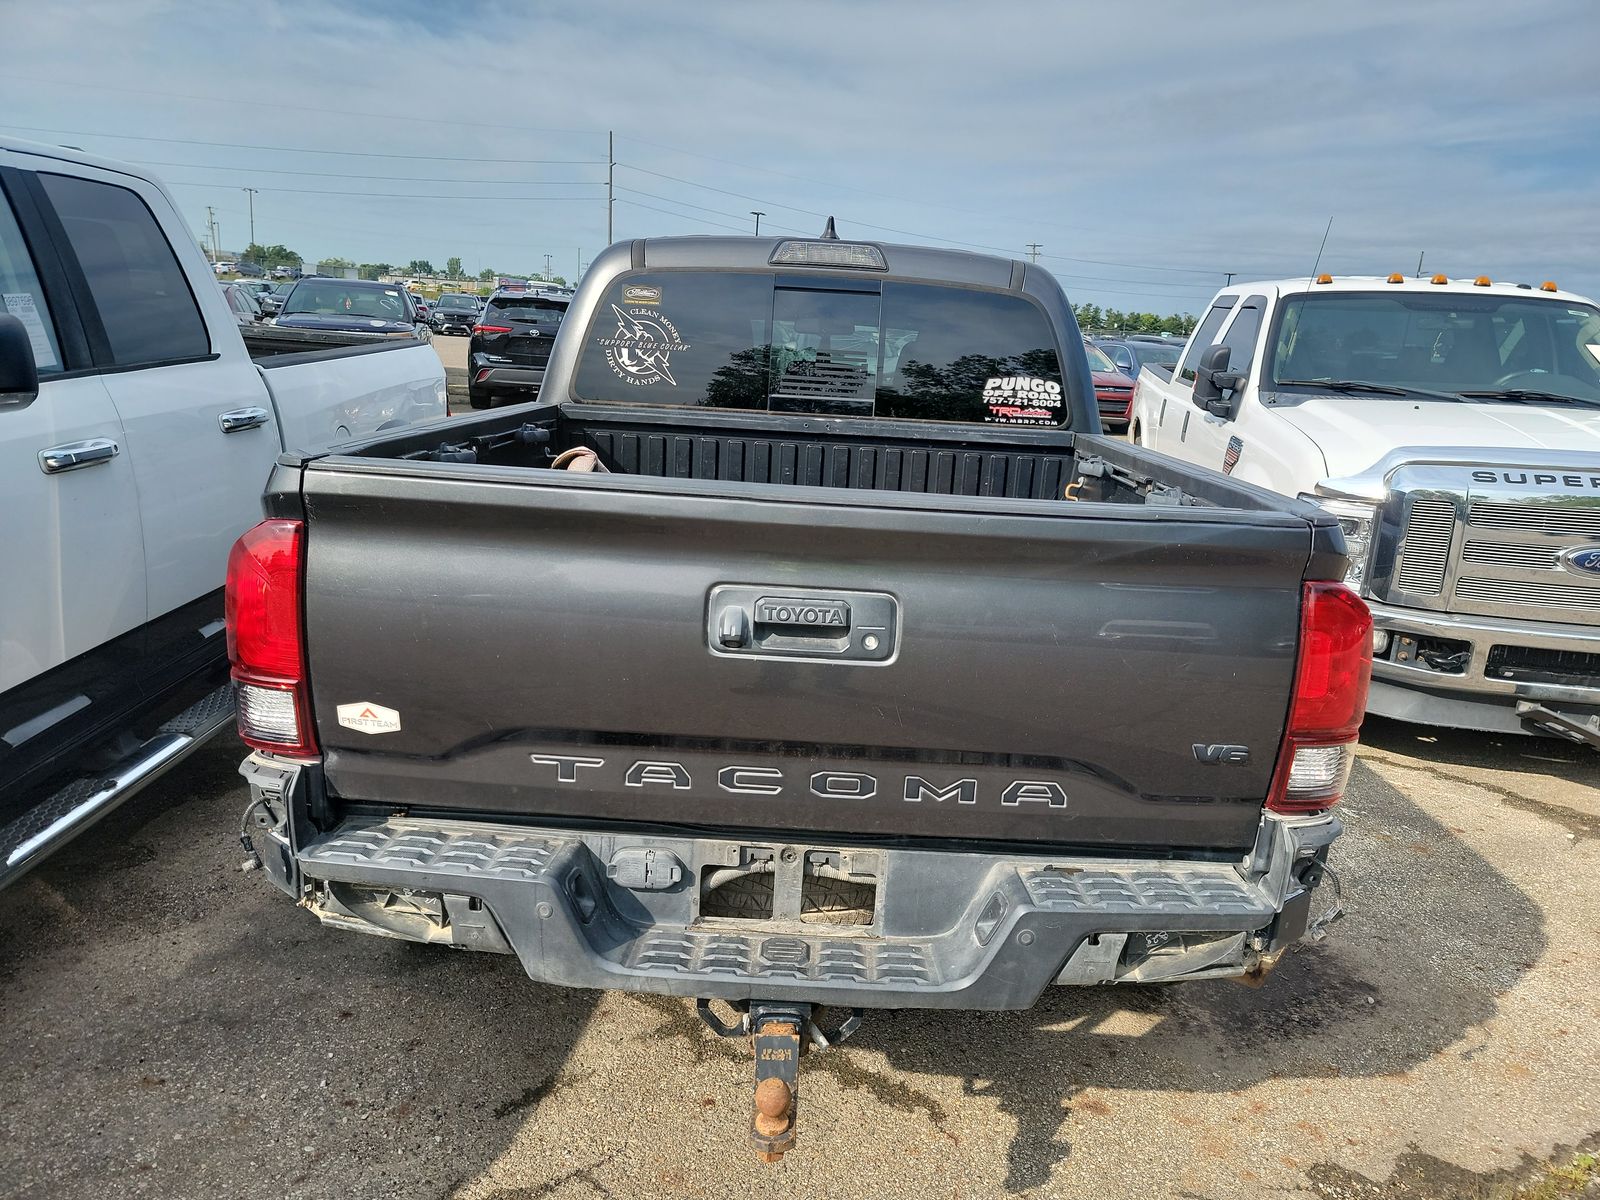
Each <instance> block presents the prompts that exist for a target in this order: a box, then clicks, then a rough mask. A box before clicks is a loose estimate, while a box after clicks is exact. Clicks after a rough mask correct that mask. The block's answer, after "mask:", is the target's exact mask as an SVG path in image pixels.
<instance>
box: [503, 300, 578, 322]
mask: <svg viewBox="0 0 1600 1200" xmlns="http://www.w3.org/2000/svg"><path fill="white" fill-rule="evenodd" d="M489 311H490V312H493V313H498V314H500V315H501V316H504V317H511V318H513V319H515V320H518V321H533V322H534V323H536V324H539V325H559V324H561V318H562V317H564V316H566V315H567V306H566V305H565V304H562V303H560V302H559V301H556V300H535V299H533V298H532V297H522V296H497V297H495V298H494V299H492V300H490V301H489Z"/></svg>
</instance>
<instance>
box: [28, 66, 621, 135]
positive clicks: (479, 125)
mask: <svg viewBox="0 0 1600 1200" xmlns="http://www.w3.org/2000/svg"><path fill="white" fill-rule="evenodd" d="M6 78H7V79H29V80H32V81H33V82H35V83H46V84H50V85H51V86H58V85H59V84H60V82H61V81H60V80H59V79H47V78H44V77H42V76H38V75H21V74H18V73H17V72H15V71H8V72H7V73H6ZM72 87H73V90H74V91H79V90H82V89H84V88H88V89H91V90H93V91H100V92H126V93H127V94H129V95H132V96H160V97H162V98H164V99H168V100H196V101H199V102H200V103H201V104H242V105H244V106H245V107H247V108H249V109H251V110H252V111H259V110H260V108H261V102H260V101H259V100H239V99H236V98H235V97H232V96H194V95H190V94H188V93H186V92H162V91H156V90H155V89H153V88H131V87H117V86H116V85H114V84H109V83H90V82H88V81H87V80H78V79H74V80H73V82H72ZM272 109H273V111H274V112H276V111H278V110H280V109H292V110H294V111H297V112H313V113H316V114H318V115H319V116H324V117H375V118H377V119H378V120H380V121H388V122H392V121H394V119H395V114H394V113H393V112H359V111H355V110H351V109H338V108H324V107H322V106H321V105H320V104H289V103H287V102H285V101H282V100H274V101H273V102H272ZM418 123H422V124H427V125H458V126H459V125H470V126H472V127H473V128H475V129H511V130H515V131H516V132H517V133H527V132H528V127H527V126H526V125H497V124H494V123H492V122H489V121H478V120H472V121H451V120H449V119H447V118H444V117H419V116H416V115H415V114H413V113H410V112H408V113H406V114H405V124H407V125H415V124H418ZM539 132H540V133H571V134H583V135H589V134H593V135H596V136H598V135H599V134H600V133H601V132H602V131H601V130H598V129H553V128H550V127H549V126H541V127H540V129H539Z"/></svg>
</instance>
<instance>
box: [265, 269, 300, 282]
mask: <svg viewBox="0 0 1600 1200" xmlns="http://www.w3.org/2000/svg"><path fill="white" fill-rule="evenodd" d="M302 273H303V272H302V271H301V270H300V268H299V267H273V268H272V277H273V278H274V279H299V278H300V276H301V274H302Z"/></svg>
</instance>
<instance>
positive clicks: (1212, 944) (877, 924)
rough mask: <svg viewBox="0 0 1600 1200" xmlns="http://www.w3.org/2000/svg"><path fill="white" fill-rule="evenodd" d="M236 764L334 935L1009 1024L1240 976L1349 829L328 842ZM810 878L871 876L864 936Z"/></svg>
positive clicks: (722, 993) (376, 821)
mask: <svg viewBox="0 0 1600 1200" xmlns="http://www.w3.org/2000/svg"><path fill="white" fill-rule="evenodd" d="M241 771H242V773H243V774H244V776H245V777H246V779H248V780H249V781H250V784H251V791H252V800H253V803H254V804H256V805H257V806H258V808H257V810H256V811H257V812H258V813H260V814H264V815H263V817H262V819H260V820H258V821H257V825H258V827H261V828H263V829H265V830H266V844H265V845H263V846H262V847H261V849H262V850H263V851H264V858H265V860H266V865H267V868H268V873H269V874H270V875H271V877H272V878H273V880H274V882H275V883H277V885H278V886H279V887H280V888H282V889H283V890H284V891H286V892H288V893H289V894H290V895H292V896H294V897H295V898H296V899H297V900H299V901H300V902H301V903H302V904H303V905H305V906H306V907H308V908H309V909H311V911H312V912H314V913H315V914H316V915H317V916H318V917H319V918H320V919H321V920H322V921H323V922H324V923H326V924H329V925H334V926H340V927H344V928H349V929H355V930H360V931H362V932H368V933H377V934H381V935H386V936H391V937H400V938H406V939H409V940H416V941H435V942H444V943H447V944H452V945H457V946H463V947H467V948H471V949H479V950H493V951H499V952H504V953H513V954H515V955H516V956H517V957H518V958H519V959H520V960H521V962H522V965H523V968H524V969H525V970H526V971H527V973H528V975H529V976H530V977H532V978H533V979H535V980H537V981H539V982H543V983H553V984H560V985H563V986H568V987H585V988H609V989H618V990H623V991H638V992H652V993H659V994H667V995H677V996H689V997H704V998H719V999H725V1000H756V999H759V1000H792V1001H805V1002H810V1003H817V1004H835V1005H850V1006H857V1007H871V1008H901V1007H909V1008H956V1009H991V1010H998V1009H1017V1008H1026V1007H1028V1006H1030V1005H1031V1004H1033V1003H1034V1001H1035V1000H1036V999H1037V998H1038V996H1039V994H1040V992H1041V991H1043V989H1044V988H1045V987H1047V986H1048V985H1049V984H1050V983H1052V982H1062V983H1079V984H1090V983H1110V982H1119V981H1128V982H1147V981H1153V980H1173V979H1183V978H1204V977H1215V976H1223V975H1240V974H1244V973H1246V972H1248V971H1251V970H1254V969H1256V968H1258V967H1260V966H1262V965H1264V964H1270V962H1271V961H1272V959H1273V957H1274V956H1275V954H1276V953H1277V952H1278V951H1281V950H1282V949H1283V948H1284V947H1285V946H1286V945H1287V944H1288V943H1289V942H1292V941H1294V940H1296V939H1297V938H1299V937H1300V936H1301V934H1303V933H1304V932H1305V928H1306V922H1307V918H1308V915H1309V911H1310V907H1311V892H1312V890H1313V889H1314V888H1315V886H1316V881H1317V880H1318V879H1320V877H1321V870H1320V861H1321V859H1322V858H1323V856H1324V855H1325V852H1326V850H1327V847H1328V846H1329V845H1330V844H1331V843H1332V841H1333V840H1334V838H1335V837H1337V835H1338V833H1339V823H1338V821H1337V820H1336V819H1334V818H1332V817H1328V816H1321V817H1316V818H1305V819H1299V820H1278V819H1275V818H1268V819H1266V820H1264V821H1263V823H1262V828H1261V836H1260V838H1259V839H1258V842H1257V845H1256V848H1255V849H1254V850H1253V851H1252V852H1251V854H1250V855H1249V856H1248V857H1247V858H1245V859H1244V860H1242V861H1241V862H1238V863H1219V862H1205V861H1171V860H1140V859H1126V860H1119V859H1103V858H1089V857H1082V858H1078V857H1065V858H1063V857H1043V856H1028V855H1018V856H1014V857H1013V856H996V855H985V854H969V853H956V852H946V851H932V850H906V849H857V848H852V847H844V846H839V845H828V844H819V843H815V842H797V843H790V842H786V841H784V840H781V839H774V840H772V841H770V842H752V841H749V840H733V839H721V838H689V837H665V836H647V835H639V834H621V833H610V832H591V831H580V830H571V829H548V828H535V827H528V826H518V825H508V824H494V823H489V822H478V821H456V820H438V819H419V818H411V817H389V818H380V817H371V818H351V819H348V820H346V821H344V822H343V823H342V824H340V825H338V826H337V827H336V828H334V829H332V830H331V831H330V832H327V833H314V832H313V831H312V830H311V829H310V827H309V824H308V823H307V822H306V821H304V820H303V819H302V820H301V821H300V822H299V823H298V824H297V823H296V820H295V818H294V817H293V814H294V813H296V812H304V811H305V806H304V803H303V801H300V800H297V799H296V790H297V789H300V788H303V787H304V786H305V782H306V781H305V780H304V779H303V778H302V769H301V768H298V767H294V766H290V765H286V764H283V763H279V762H276V761H274V760H271V759H268V758H265V757H263V756H259V755H253V756H251V758H249V759H247V760H246V761H245V764H244V766H243V767H242V768H241ZM763 862H764V863H765V864H766V866H765V868H764V872H765V873H766V874H767V875H768V877H769V878H770V880H771V882H772V891H771V896H772V900H771V903H770V909H769V911H768V912H767V913H766V914H765V915H762V916H759V917H754V918H750V919H735V918H730V917H725V916H724V917H710V916H705V915H703V914H702V912H701V908H702V893H703V891H704V890H705V889H706V887H707V884H708V881H709V880H711V879H713V878H716V877H719V876H721V875H725V874H727V873H728V872H730V871H732V872H733V873H735V874H738V873H740V872H741V871H742V870H744V869H746V868H749V867H750V866H751V865H752V864H757V863H763ZM809 864H818V865H819V866H822V867H823V868H825V869H831V870H832V871H833V872H834V873H835V877H838V875H839V874H840V873H842V874H843V875H844V876H848V877H849V878H851V879H856V880H870V881H871V884H872V888H873V889H874V890H873V892H872V893H871V894H872V895H873V900H872V908H871V916H870V923H868V924H854V925H846V924H832V923H825V922H824V921H819V920H816V919H811V918H812V917H815V916H816V914H811V916H810V917H808V916H803V915H802V909H801V903H800V894H801V890H802V888H803V887H804V886H805V880H806V879H807V878H814V876H807V874H806V872H807V870H808V865H809ZM755 873H756V874H761V873H763V872H762V871H757V872H755ZM791 891H792V894H791Z"/></svg>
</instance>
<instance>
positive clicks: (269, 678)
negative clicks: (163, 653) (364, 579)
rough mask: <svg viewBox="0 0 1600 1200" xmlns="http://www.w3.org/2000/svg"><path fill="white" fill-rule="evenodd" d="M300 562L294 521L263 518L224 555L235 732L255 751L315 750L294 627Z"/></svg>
mask: <svg viewBox="0 0 1600 1200" xmlns="http://www.w3.org/2000/svg"><path fill="white" fill-rule="evenodd" d="M304 562H305V527H304V525H302V524H301V522H299V521H287V520H271V521H262V522H261V523H260V524H259V525H257V526H255V528H253V529H251V530H249V531H248V532H247V533H246V534H245V535H244V536H243V537H241V538H240V539H239V540H238V541H237V542H235V543H234V544H233V550H232V552H230V553H229V555H228V585H227V618H228V661H229V662H230V663H232V664H233V678H234V681H235V682H236V683H237V684H238V685H239V686H238V703H239V736H240V737H242V738H243V739H244V740H245V742H246V743H247V744H249V745H251V746H254V747H255V748H256V749H258V750H275V751H278V752H279V753H281V754H293V755H298V756H306V755H313V754H315V753H316V752H317V747H316V740H315V738H314V736H313V733H312V728H311V712H310V705H309V704H308V703H307V699H306V671H305V641H304V638H303V637H302V633H301V626H300V599H301V597H300V585H301V578H302V576H301V569H302V567H303V565H304Z"/></svg>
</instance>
